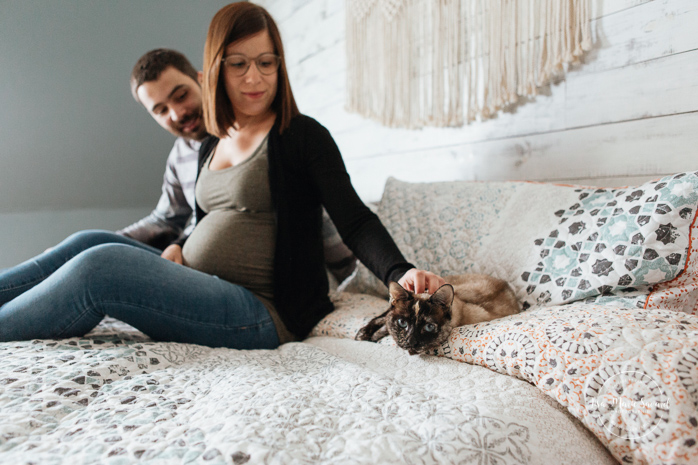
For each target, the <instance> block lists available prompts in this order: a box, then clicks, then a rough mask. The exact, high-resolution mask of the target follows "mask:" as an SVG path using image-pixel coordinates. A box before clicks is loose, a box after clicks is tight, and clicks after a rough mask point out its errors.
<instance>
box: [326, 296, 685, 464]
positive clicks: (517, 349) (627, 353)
mask: <svg viewBox="0 0 698 465" xmlns="http://www.w3.org/2000/svg"><path fill="white" fill-rule="evenodd" d="M367 299H368V301H364V303H366V304H367V306H366V307H364V308H361V302H359V301H357V300H356V298H355V297H353V296H347V295H337V296H335V298H334V300H335V304H336V305H337V310H336V311H335V312H333V313H332V314H330V315H328V316H327V317H326V318H325V320H323V321H321V322H320V323H319V324H318V326H317V327H316V329H315V330H314V331H313V333H312V335H330V336H334V337H346V338H353V337H354V335H355V334H356V331H357V330H358V328H360V327H361V326H363V325H364V324H366V323H367V322H368V321H369V320H370V319H371V318H372V317H373V316H375V315H377V314H378V313H379V312H380V311H382V310H379V308H377V306H376V304H377V303H378V299H375V300H372V299H373V298H371V297H368V298H367ZM380 342H381V343H384V344H390V345H394V341H393V340H392V338H391V337H387V338H384V339H382V340H381V341H380ZM366 344H370V343H369V342H366ZM435 355H439V356H444V357H448V358H451V359H453V360H457V361H461V362H467V363H471V364H476V365H481V366H484V367H487V368H490V369H492V370H494V371H497V372H499V373H503V374H508V375H511V376H515V377H517V378H520V379H523V380H526V381H528V382H530V383H532V384H534V385H535V386H537V387H538V388H540V389H541V390H542V391H543V392H545V393H546V394H548V395H549V396H550V397H552V398H553V399H555V400H557V401H558V402H559V403H560V404H561V405H563V406H564V407H566V408H567V410H568V411H569V412H570V413H571V414H572V415H574V416H575V417H576V418H578V419H579V420H580V421H581V422H582V423H583V424H584V425H585V426H586V427H587V428H588V429H589V430H590V431H592V432H593V433H594V434H595V435H596V436H597V437H598V438H599V440H600V441H601V442H602V443H603V444H604V445H605V446H606V447H607V448H608V449H609V450H610V451H611V453H612V454H613V455H614V456H615V457H616V458H617V459H618V460H619V461H620V462H621V463H633V464H654V463H682V464H689V463H698V316H693V315H685V314H683V313H679V312H674V311H669V310H642V309H621V308H612V307H607V306H600V305H596V304H584V303H573V304H568V305H561V306H554V307H548V308H539V309H531V310H529V311H527V312H522V313H520V314H518V315H513V316H510V317H506V318H501V319H498V320H494V321H491V322H487V323H481V324H478V325H470V326H461V327H460V328H456V329H455V330H454V331H453V332H452V333H451V337H450V338H449V340H448V341H447V342H446V343H444V345H443V346H442V347H441V348H440V349H439V350H438V351H436V352H435Z"/></svg>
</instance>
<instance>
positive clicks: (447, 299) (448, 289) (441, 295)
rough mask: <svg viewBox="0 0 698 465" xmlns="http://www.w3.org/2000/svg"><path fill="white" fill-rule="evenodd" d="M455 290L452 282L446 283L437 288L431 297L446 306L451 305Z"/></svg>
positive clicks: (433, 300) (435, 301)
mask: <svg viewBox="0 0 698 465" xmlns="http://www.w3.org/2000/svg"><path fill="white" fill-rule="evenodd" d="M453 295H454V290H453V286H451V285H450V284H444V285H443V286H441V287H440V288H438V289H437V290H436V292H434V293H433V294H432V296H431V297H430V298H429V300H431V301H432V302H434V303H437V304H441V305H443V306H445V307H450V306H451V304H452V303H453Z"/></svg>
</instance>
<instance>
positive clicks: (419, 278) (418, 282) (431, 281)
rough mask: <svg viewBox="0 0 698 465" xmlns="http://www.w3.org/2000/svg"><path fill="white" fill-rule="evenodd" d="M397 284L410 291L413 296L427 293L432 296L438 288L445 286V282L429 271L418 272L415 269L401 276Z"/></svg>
mask: <svg viewBox="0 0 698 465" xmlns="http://www.w3.org/2000/svg"><path fill="white" fill-rule="evenodd" d="M398 284H399V285H400V286H402V287H404V288H405V289H407V290H408V291H412V292H414V293H415V294H422V293H424V292H428V293H429V294H433V293H434V292H436V290H437V289H438V288H440V287H441V286H443V285H444V284H446V281H444V279H443V278H442V277H441V276H439V275H436V274H434V273H432V272H431V271H424V270H418V269H417V268H412V269H411V270H408V271H407V273H405V274H404V275H402V278H400V280H399V281H398Z"/></svg>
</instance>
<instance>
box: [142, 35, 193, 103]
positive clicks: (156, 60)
mask: <svg viewBox="0 0 698 465" xmlns="http://www.w3.org/2000/svg"><path fill="white" fill-rule="evenodd" d="M170 66H172V67H173V68H175V69H177V70H178V71H180V72H181V73H183V74H186V75H187V76H189V77H190V78H192V79H193V80H194V81H196V82H197V83H198V82H199V81H198V73H197V71H196V69H194V67H193V66H192V65H191V63H190V62H189V60H187V57H185V56H184V55H182V54H181V53H179V52H177V51H175V50H170V49H166V48H158V49H155V50H151V51H149V52H148V53H146V54H145V55H143V56H142V57H140V58H139V59H138V61H137V62H136V64H135V66H134V67H133V71H131V94H133V98H134V99H136V102H139V103H140V99H139V98H138V94H137V91H138V88H139V87H140V86H141V85H142V84H143V83H144V82H150V81H155V80H157V79H158V78H159V77H160V74H162V72H163V71H164V70H165V69H166V68H168V67H170Z"/></svg>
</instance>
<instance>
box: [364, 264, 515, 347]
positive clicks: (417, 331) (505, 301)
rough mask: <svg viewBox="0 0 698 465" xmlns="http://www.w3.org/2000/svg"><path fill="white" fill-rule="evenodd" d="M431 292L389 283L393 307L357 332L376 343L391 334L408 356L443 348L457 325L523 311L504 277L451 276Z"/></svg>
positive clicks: (365, 339)
mask: <svg viewBox="0 0 698 465" xmlns="http://www.w3.org/2000/svg"><path fill="white" fill-rule="evenodd" d="M444 280H445V281H446V282H447V283H448V284H444V285H443V286H441V287H440V288H439V289H438V290H437V291H436V292H434V293H433V294H431V295H429V294H415V293H414V292H411V291H408V290H406V289H404V288H403V287H402V286H400V285H399V284H398V283H396V282H391V283H390V288H389V290H390V308H388V310H387V311H386V312H385V313H383V314H381V315H379V316H377V317H375V318H374V319H372V320H371V321H370V322H368V324H367V325H366V326H364V327H363V328H361V329H360V330H359V332H358V333H357V334H356V339H357V340H359V341H373V342H376V341H378V340H380V339H382V338H383V337H385V336H387V335H388V334H390V335H391V336H392V337H393V339H395V342H396V343H397V345H398V346H399V347H402V348H403V349H405V350H407V351H408V352H409V354H410V355H414V354H423V353H427V352H430V351H432V350H434V349H436V348H437V347H439V346H440V345H441V344H442V343H443V342H445V341H446V339H448V337H449V335H450V334H451V330H452V329H453V328H456V327H458V326H463V325H471V324H475V323H481V322H483V321H490V320H494V319H495V318H501V317H505V316H508V315H514V314H516V313H518V312H519V302H518V301H517V300H516V296H515V295H514V291H513V290H512V289H511V287H509V285H508V284H507V283H506V282H505V281H502V280H501V279H497V278H494V277H492V276H487V275H483V274H474V273H470V274H463V275H455V276H447V277H445V278H444Z"/></svg>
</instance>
